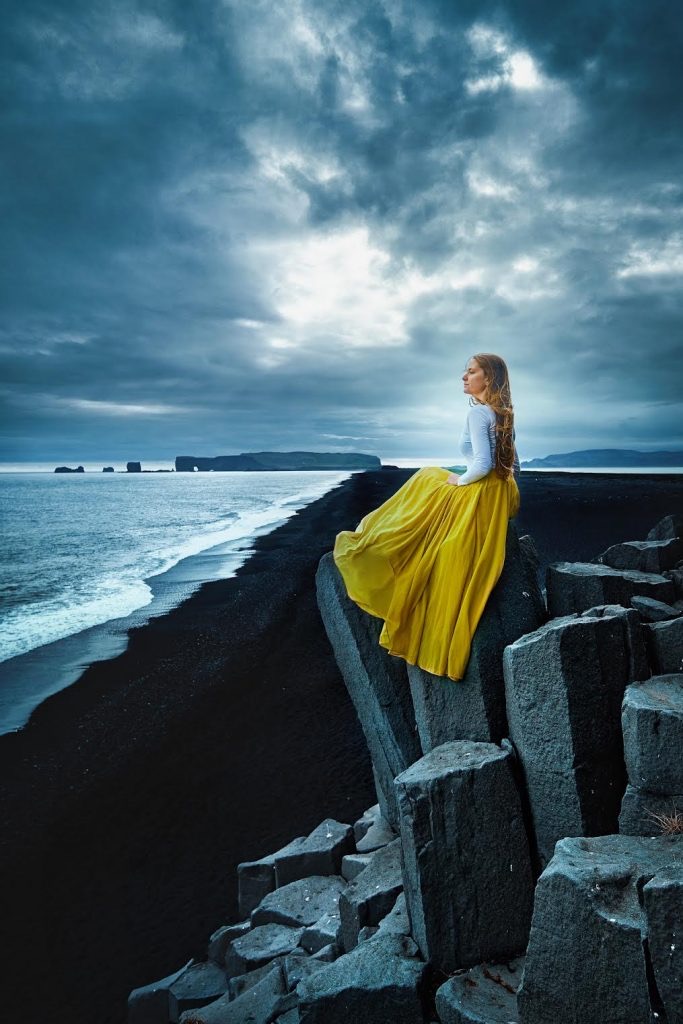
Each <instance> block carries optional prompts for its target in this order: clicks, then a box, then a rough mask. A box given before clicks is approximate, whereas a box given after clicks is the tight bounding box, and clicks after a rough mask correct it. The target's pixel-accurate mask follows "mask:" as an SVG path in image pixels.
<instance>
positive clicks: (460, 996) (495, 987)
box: [436, 956, 524, 1024]
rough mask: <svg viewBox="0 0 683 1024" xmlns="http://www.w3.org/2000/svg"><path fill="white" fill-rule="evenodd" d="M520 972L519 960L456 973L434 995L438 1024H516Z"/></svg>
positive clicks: (521, 958) (480, 966)
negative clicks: (439, 1022)
mask: <svg viewBox="0 0 683 1024" xmlns="http://www.w3.org/2000/svg"><path fill="white" fill-rule="evenodd" d="M523 968H524V957H523V956H520V957H515V958H513V959H512V960H506V961H505V963H501V964H496V963H487V964H477V966H476V967H470V969H469V970H467V971H459V972H458V973H457V974H456V975H454V976H453V977H452V978H449V979H448V981H447V982H445V983H444V984H443V985H442V986H441V987H440V988H439V990H438V991H437V993H436V1010H437V1013H438V1014H439V1020H440V1021H441V1024H515V1022H516V1021H517V1020H518V1019H519V1018H518V1016H517V995H516V992H517V988H518V987H519V982H520V979H521V976H522V970H523Z"/></svg>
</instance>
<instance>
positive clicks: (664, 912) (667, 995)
mask: <svg viewBox="0 0 683 1024" xmlns="http://www.w3.org/2000/svg"><path fill="white" fill-rule="evenodd" d="M642 898H643V904H644V907H645V915H646V917H647V944H648V949H649V953H650V960H651V961H652V969H653V971H654V976H655V983H656V985H657V991H658V995H659V997H660V999H661V1001H662V1005H663V1007H664V1009H665V1011H666V1013H667V1016H668V1021H669V1024H680V1022H681V1021H683V984H681V981H682V980H683V942H681V920H682V919H683V912H682V908H683V865H681V864H680V863H678V864H671V865H669V866H668V867H666V868H663V869H662V870H661V871H658V872H657V874H656V875H655V876H654V878H651V879H650V881H649V882H647V883H646V884H645V885H644V886H643V897H642Z"/></svg>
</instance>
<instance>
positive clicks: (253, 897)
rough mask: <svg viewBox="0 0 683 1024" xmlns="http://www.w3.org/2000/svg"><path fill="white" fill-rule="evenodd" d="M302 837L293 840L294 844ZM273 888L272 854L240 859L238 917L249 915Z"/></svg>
mask: <svg viewBox="0 0 683 1024" xmlns="http://www.w3.org/2000/svg"><path fill="white" fill-rule="evenodd" d="M302 838H303V837H299V838H298V839H295V840H293V843H291V844H288V845H290V846H291V845H294V844H297V843H299V842H300V841H301V839H302ZM274 888H275V861H274V857H273V854H272V853H271V854H268V855H267V856H266V857H261V858H260V859H259V860H248V861H242V863H241V864H238V865H237V902H238V905H239V914H240V917H249V915H250V914H251V912H252V910H253V909H254V907H256V906H258V904H259V903H260V902H261V900H262V899H263V897H264V896H265V895H266V893H269V892H272V891H273V889H274Z"/></svg>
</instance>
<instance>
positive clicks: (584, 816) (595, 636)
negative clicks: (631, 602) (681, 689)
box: [503, 609, 637, 866]
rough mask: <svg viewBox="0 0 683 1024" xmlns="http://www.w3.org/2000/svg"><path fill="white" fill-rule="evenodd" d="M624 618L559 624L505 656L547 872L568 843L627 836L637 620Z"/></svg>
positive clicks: (568, 619)
mask: <svg viewBox="0 0 683 1024" xmlns="http://www.w3.org/2000/svg"><path fill="white" fill-rule="evenodd" d="M619 611H620V614H615V615H611V614H604V615H602V616H598V615H595V616H593V615H584V616H571V615H569V616H564V617H560V618H557V619H552V620H551V621H550V622H548V623H546V624H545V625H544V626H541V628H540V629H537V630H536V631H535V632H534V633H529V634H528V635H527V636H523V637H521V639H519V640H517V641H516V642H515V643H514V644H511V645H510V646H509V647H507V648H506V650H505V654H504V658H503V664H504V672H505V694H506V700H507V712H508V721H509V723H510V738H511V739H512V742H513V743H514V745H515V748H516V750H517V754H518V756H519V760H520V763H521V768H522V773H523V776H524V779H525V782H526V790H527V793H528V798H529V804H530V809H531V816H532V819H533V828H534V833H535V837H536V846H537V850H536V851H534V858H536V855H537V856H538V863H539V864H540V865H541V866H543V865H544V864H546V863H547V862H548V861H549V860H550V858H551V857H552V855H553V850H554V847H555V843H556V842H557V840H558V839H561V838H562V837H564V836H571V835H599V834H601V833H605V832H616V831H617V823H618V816H619V808H620V804H621V798H622V795H623V793H624V789H625V786H626V771H625V768H624V764H623V742H622V735H621V701H622V698H623V694H624V689H625V688H626V685H627V684H628V683H629V682H630V681H631V669H632V665H633V657H632V653H631V650H630V646H629V645H630V638H629V630H630V629H631V626H632V623H631V622H630V616H636V618H637V613H635V612H633V611H632V610H631V611H627V610H626V609H620V610H619Z"/></svg>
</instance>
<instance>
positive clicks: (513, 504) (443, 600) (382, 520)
mask: <svg viewBox="0 0 683 1024" xmlns="http://www.w3.org/2000/svg"><path fill="white" fill-rule="evenodd" d="M449 472H450V471H449V470H448V469H442V468H441V467H439V466H428V467H426V468H424V469H420V470H418V472H417V473H414V474H413V476H411V477H410V479H409V480H407V481H406V482H405V483H404V484H403V486H402V487H400V488H399V489H398V491H396V493H395V494H393V495H392V496H391V497H390V498H389V499H388V500H387V501H385V502H384V504H383V505H380V506H379V508H376V509H374V511H372V512H369V513H368V514H367V515H366V516H364V518H363V519H361V521H360V523H359V524H358V527H357V528H356V530H355V531H352V530H343V531H342V532H341V533H339V534H337V537H336V540H335V544H334V561H335V564H336V565H337V568H338V569H339V571H340V573H341V575H342V577H343V579H344V583H345V585H346V590H347V593H348V595H349V597H350V598H351V599H352V600H353V601H355V602H356V604H357V605H359V606H360V607H361V608H362V609H363V610H364V611H366V612H369V613H370V615H375V616H377V617H378V618H380V619H384V627H383V629H382V632H381V634H380V638H379V642H380V644H381V646H382V647H385V648H386V650H387V651H388V652H389V654H394V655H397V656H398V657H400V658H404V659H405V660H406V661H407V662H408V663H409V664H411V665H419V666H420V668H423V669H425V671H427V672H432V673H433V674H434V675H437V676H448V677H449V678H450V679H454V680H457V679H462V678H463V676H464V675H465V670H466V668H467V662H468V660H469V656H470V647H471V644H472V637H473V636H474V631H475V630H476V628H477V625H478V623H479V619H480V618H481V616H482V613H483V611H484V608H485V607H486V602H487V601H488V598H489V595H490V593H491V591H492V590H493V588H494V586H495V585H496V583H497V581H498V578H499V576H500V574H501V572H502V571H503V563H504V561H505V539H506V536H507V526H508V520H509V519H511V518H512V517H513V516H515V515H517V512H518V511H519V489H518V487H517V483H516V481H515V480H514V478H513V477H510V478H509V479H508V480H502V479H501V478H500V477H499V476H498V475H497V474H496V473H495V472H494V470H491V471H490V472H489V473H488V474H487V475H486V476H485V477H483V478H482V479H480V480H475V481H474V482H473V483H471V484H467V485H463V486H462V487H460V486H456V485H454V484H449V483H446V480H447V478H448V475H449Z"/></svg>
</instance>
